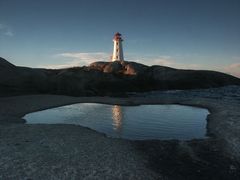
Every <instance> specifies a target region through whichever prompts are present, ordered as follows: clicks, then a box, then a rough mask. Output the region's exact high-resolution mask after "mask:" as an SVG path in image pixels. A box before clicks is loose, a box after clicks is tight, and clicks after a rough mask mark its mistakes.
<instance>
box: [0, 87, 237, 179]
mask: <svg viewBox="0 0 240 180" xmlns="http://www.w3.org/2000/svg"><path fill="white" fill-rule="evenodd" d="M78 102H80V103H81V102H99V103H106V104H119V105H137V104H183V105H192V106H199V107H205V108H207V109H208V110H209V111H210V114H209V116H208V118H207V121H208V124H207V133H208V135H209V136H210V137H209V138H207V139H202V140H201V139H198V140H197V139H194V140H191V141H178V140H170V141H160V140H146V141H129V140H121V139H113V138H108V137H106V136H105V135H104V134H101V133H98V132H95V131H94V130H91V129H88V128H84V127H81V126H75V125H61V124H58V125H28V124H24V120H23V119H22V118H21V117H23V116H24V115H25V114H27V113H30V112H34V111H38V110H43V109H48V108H51V107H57V106H62V105H67V104H73V103H78ZM239 109H240V87H239V86H230V87H224V88H215V89H207V90H192V91H163V92H159V91H158V92H150V93H142V94H134V95H131V96H129V97H128V98H111V97H68V96H57V95H26V96H14V97H2V98H0V179H240V165H239V162H240V112H239Z"/></svg>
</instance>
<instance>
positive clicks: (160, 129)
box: [24, 103, 209, 140]
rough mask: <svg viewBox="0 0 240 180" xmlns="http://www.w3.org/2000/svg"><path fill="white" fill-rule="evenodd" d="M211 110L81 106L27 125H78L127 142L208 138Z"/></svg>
mask: <svg viewBox="0 0 240 180" xmlns="http://www.w3.org/2000/svg"><path fill="white" fill-rule="evenodd" d="M208 113H209V112H208V110H206V109H202V108H196V107H191V106H182V105H141V106H119V105H106V104H97V103H81V104H73V105H68V106H62V107H58V108H53V109H48V110H44V111H38V112H34V113H30V114H27V115H26V116H25V117H24V119H26V120H27V123H28V124H76V125H81V126H85V127H89V128H91V129H94V130H96V131H99V132H103V133H105V134H106V135H107V136H110V137H115V138H125V139H137V140H142V139H180V140H189V139H193V138H204V137H206V136H205V135H206V124H207V121H206V117H207V114H208Z"/></svg>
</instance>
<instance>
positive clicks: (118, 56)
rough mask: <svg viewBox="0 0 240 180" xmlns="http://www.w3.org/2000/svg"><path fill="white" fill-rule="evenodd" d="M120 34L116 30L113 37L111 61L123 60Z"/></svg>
mask: <svg viewBox="0 0 240 180" xmlns="http://www.w3.org/2000/svg"><path fill="white" fill-rule="evenodd" d="M121 36H122V35H121V34H120V33H119V32H117V33H116V34H115V35H114V38H113V55H112V61H123V60H124V59H123V49H122V41H123V39H122V37H121Z"/></svg>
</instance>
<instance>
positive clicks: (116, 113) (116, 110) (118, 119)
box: [112, 105, 123, 133]
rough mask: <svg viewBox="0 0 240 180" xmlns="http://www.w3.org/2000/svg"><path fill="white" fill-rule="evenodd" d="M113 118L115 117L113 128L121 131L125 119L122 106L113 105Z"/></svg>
mask: <svg viewBox="0 0 240 180" xmlns="http://www.w3.org/2000/svg"><path fill="white" fill-rule="evenodd" d="M112 119H113V129H114V130H115V131H117V132H118V133H121V129H122V120H123V113H122V108H121V106H118V105H114V106H113V107H112Z"/></svg>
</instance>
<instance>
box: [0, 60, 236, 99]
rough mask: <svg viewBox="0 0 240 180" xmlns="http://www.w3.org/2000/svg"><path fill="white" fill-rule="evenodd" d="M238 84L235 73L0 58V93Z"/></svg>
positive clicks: (98, 92)
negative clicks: (52, 65) (43, 65)
mask: <svg viewBox="0 0 240 180" xmlns="http://www.w3.org/2000/svg"><path fill="white" fill-rule="evenodd" d="M226 85H240V79H239V78H236V77H234V76H231V75H228V74H224V73H220V72H215V71H204V70H179V69H173V68H169V67H164V66H146V65H143V64H139V63H136V62H127V61H124V62H95V63H92V64H90V65H89V66H87V67H86V66H84V67H74V68H67V69H58V70H53V69H33V68H27V67H17V66H14V65H12V64H11V63H9V62H7V61H6V60H5V59H3V58H0V94H2V95H6V94H11V95H12V94H23V93H52V94H66V95H73V96H81V95H84V96H86V95H120V94H124V93H125V92H143V91H149V90H170V89H198V88H212V87H220V86H226Z"/></svg>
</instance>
